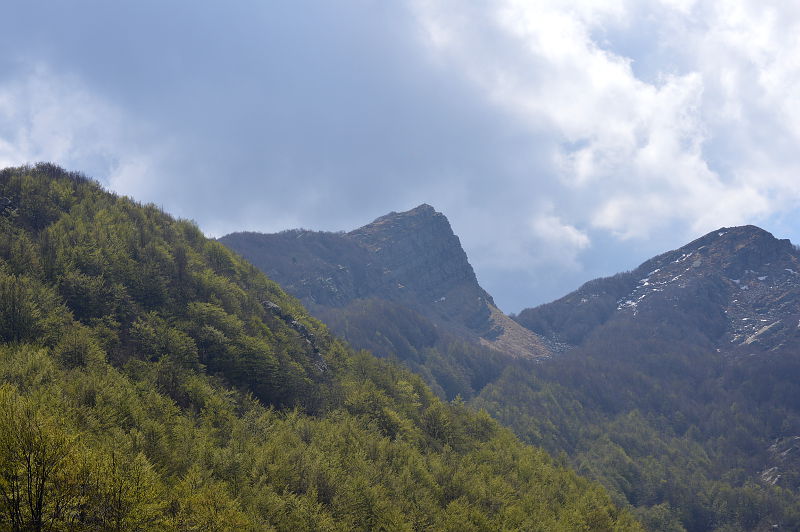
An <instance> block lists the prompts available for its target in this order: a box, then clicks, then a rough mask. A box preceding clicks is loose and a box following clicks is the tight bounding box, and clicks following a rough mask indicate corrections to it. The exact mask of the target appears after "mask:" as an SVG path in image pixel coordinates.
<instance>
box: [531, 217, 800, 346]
mask: <svg viewBox="0 0 800 532" xmlns="http://www.w3.org/2000/svg"><path fill="white" fill-rule="evenodd" d="M618 319H637V320H639V321H640V322H643V323H663V324H670V325H671V326H672V327H673V329H675V330H678V329H679V327H678V326H677V324H680V327H683V328H690V329H692V330H694V331H696V332H698V333H699V334H700V335H701V336H702V337H704V338H705V339H706V340H707V341H708V342H709V344H710V345H713V346H714V347H716V348H717V349H719V350H720V351H721V352H743V351H746V352H747V353H748V354H751V353H755V352H762V351H773V350H778V349H782V348H786V347H787V346H789V345H794V344H795V343H797V345H798V346H800V329H798V321H799V319H800V252H798V250H797V249H796V248H795V247H794V246H793V245H792V243H791V242H790V241H789V240H782V239H777V238H775V237H774V236H773V235H772V234H770V233H769V232H767V231H765V230H763V229H761V228H759V227H756V226H753V225H746V226H740V227H723V228H720V229H717V230H715V231H712V232H710V233H708V234H706V235H705V236H703V237H701V238H698V239H697V240H694V241H693V242H690V243H689V244H687V245H685V246H683V247H681V248H679V249H676V250H673V251H669V252H667V253H663V254H661V255H659V256H657V257H654V258H652V259H650V260H648V261H646V262H644V263H643V264H642V265H641V266H639V267H638V268H636V269H635V270H633V271H632V272H628V273H624V274H618V275H615V276H613V277H609V278H606V279H598V280H595V281H591V282H589V283H586V284H585V285H583V286H582V287H581V288H579V289H578V290H577V291H575V292H573V293H571V294H568V295H567V296H565V297H564V298H562V299H560V300H558V301H555V302H553V303H549V304H546V305H542V306H540V307H537V308H535V309H526V310H524V311H522V312H521V313H520V314H519V316H518V317H517V320H518V321H519V323H522V324H523V325H525V326H526V327H529V328H530V329H531V330H533V331H535V332H538V333H540V334H544V335H545V336H552V337H557V338H559V339H561V340H562V341H564V342H566V343H568V344H578V343H580V342H582V341H583V340H584V339H585V338H586V337H587V336H588V335H589V334H591V333H592V331H593V330H595V329H596V328H597V327H599V326H601V325H603V324H605V323H606V322H609V321H613V320H618Z"/></svg>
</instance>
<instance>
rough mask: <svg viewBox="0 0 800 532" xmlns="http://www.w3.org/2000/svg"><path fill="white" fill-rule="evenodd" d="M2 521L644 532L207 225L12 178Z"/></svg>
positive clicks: (3, 205)
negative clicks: (358, 345)
mask: <svg viewBox="0 0 800 532" xmlns="http://www.w3.org/2000/svg"><path fill="white" fill-rule="evenodd" d="M0 529H3V530H35V531H39V530H70V531H72V530H76V531H82V530H86V531H88V530H176V531H177V530H218V531H228V530H231V531H232V530H237V531H238V530H253V531H254V530H279V531H284V530H285V531H295V530H325V531H334V530H452V531H455V530H499V529H507V530H565V531H566V530H639V529H640V528H639V526H638V525H637V524H636V523H635V522H633V520H632V518H631V516H630V514H629V513H628V512H626V511H621V510H619V509H618V508H616V507H615V506H614V505H613V504H612V503H611V501H610V499H609V496H608V494H607V493H606V492H605V491H604V490H603V489H602V488H601V487H600V486H599V485H597V484H595V483H593V482H590V481H588V480H586V479H584V478H581V477H579V476H577V475H576V474H575V473H573V472H570V471H568V470H566V469H565V468H564V467H563V466H562V465H558V464H556V463H555V462H554V461H553V460H551V459H550V458H549V457H548V456H547V454H546V453H544V452H543V451H542V450H540V449H535V448H532V447H530V446H527V445H523V444H522V443H520V441H519V440H518V439H516V438H515V437H514V436H513V435H512V434H511V433H510V431H508V430H507V429H504V428H502V427H500V426H499V425H498V424H497V423H496V422H495V421H493V420H492V419H491V418H490V417H489V416H488V415H487V414H486V413H485V412H484V413H477V412H474V411H472V410H471V409H469V408H467V406H466V405H465V404H464V402H463V401H455V402H453V403H447V402H443V401H441V400H440V399H438V398H437V397H436V396H435V395H434V394H433V393H432V392H431V390H430V389H429V388H428V387H427V386H426V385H425V384H424V383H423V381H422V380H421V379H420V378H419V377H418V376H416V375H413V374H411V373H410V372H408V371H407V370H405V369H402V368H400V367H398V366H397V365H396V364H394V363H392V362H389V361H385V360H379V359H376V358H375V357H373V356H372V355H371V354H369V353H367V352H356V351H354V350H353V349H351V348H350V347H349V346H347V345H346V344H345V343H344V342H342V341H341V340H338V339H337V338H335V337H334V336H332V335H331V334H330V333H329V332H328V330H327V329H326V327H325V326H324V325H322V324H321V323H320V322H319V321H317V320H315V319H314V318H312V317H310V316H309V314H308V313H307V311H306V310H305V309H304V308H303V306H302V305H301V304H300V302H299V301H298V300H296V299H295V298H293V297H291V296H289V295H287V294H286V293H285V292H284V291H283V290H282V289H281V288H280V287H279V286H278V285H277V284H276V283H275V282H273V281H271V280H270V279H268V278H267V277H266V276H264V275H263V274H262V273H260V272H259V271H258V270H257V269H256V268H255V267H254V266H252V265H251V264H249V263H247V262H245V261H244V260H242V259H241V258H240V257H239V256H237V255H235V254H234V253H232V252H231V251H229V250H228V249H227V248H225V247H224V246H222V245H221V244H220V243H218V242H216V241H213V240H209V239H207V238H205V237H204V236H203V234H202V233H201V232H200V230H199V229H198V228H197V227H196V226H195V225H194V224H193V223H191V222H188V221H185V220H175V219H173V218H171V217H170V216H168V215H167V214H166V213H164V212H162V211H161V210H160V209H158V208H156V207H155V206H153V205H141V204H139V203H136V202H134V201H131V200H130V199H128V198H123V197H118V196H116V195H114V194H110V193H108V192H106V191H104V190H103V189H102V188H101V187H100V186H99V185H97V184H96V183H94V182H92V181H90V180H89V179H87V178H85V177H84V176H82V175H80V174H76V173H71V172H66V171H64V170H62V169H60V168H58V167H55V166H53V165H49V164H40V165H37V166H35V167H21V168H7V169H5V170H2V171H0Z"/></svg>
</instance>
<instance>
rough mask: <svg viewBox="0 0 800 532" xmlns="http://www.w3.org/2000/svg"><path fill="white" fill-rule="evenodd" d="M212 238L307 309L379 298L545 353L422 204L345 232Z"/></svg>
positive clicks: (519, 350)
mask: <svg viewBox="0 0 800 532" xmlns="http://www.w3.org/2000/svg"><path fill="white" fill-rule="evenodd" d="M220 240H221V241H222V242H223V243H224V244H225V245H227V246H229V247H231V248H232V249H234V250H235V251H237V252H239V253H241V254H242V255H243V256H244V257H245V258H247V259H248V260H250V261H252V262H253V263H254V264H255V265H256V266H258V267H259V268H260V269H262V270H263V271H264V272H265V273H267V275H269V276H270V277H272V278H273V279H275V280H276V281H277V282H279V283H280V284H281V285H283V287H284V288H285V289H286V290H287V291H288V292H290V293H292V294H293V295H295V296H296V297H298V298H300V299H301V300H302V301H303V302H304V303H306V304H307V305H308V306H309V307H310V308H311V309H312V311H313V309H314V308H315V306H316V307H325V308H339V309H342V308H345V307H347V306H348V305H350V304H351V303H353V302H356V301H357V300H365V299H378V300H386V301H390V302H392V304H396V305H402V306H404V307H406V308H409V309H411V310H413V311H414V312H416V313H419V314H421V315H423V316H425V317H426V318H427V319H430V320H431V321H432V322H433V323H435V324H436V326H437V327H441V328H442V329H443V330H445V329H446V330H448V331H450V332H452V333H453V334H455V335H456V336H457V337H459V338H465V339H469V340H473V341H476V342H480V343H481V344H483V345H486V346H489V347H492V348H493V349H496V350H500V351H503V352H504V353H507V354H510V355H512V356H520V357H538V356H542V355H547V354H548V353H549V350H548V349H547V348H546V347H545V346H544V345H542V344H541V341H540V339H539V337H538V336H536V335H535V334H533V333H532V332H531V331H529V330H527V329H525V328H524V327H521V326H520V325H518V324H517V323H516V322H514V321H513V320H511V319H510V318H509V317H508V316H506V315H504V314H503V313H502V312H500V311H499V310H498V309H497V307H495V305H494V301H493V300H492V297H491V296H490V295H489V294H488V293H487V292H486V291H485V290H484V289H483V288H481V286H480V285H479V284H478V279H477V278H476V276H475V272H474V271H473V269H472V266H471V265H470V263H469V260H468V259H467V254H466V252H465V251H464V249H463V248H462V247H461V241H460V240H459V238H458V237H457V236H456V235H455V233H454V232H453V229H452V227H451V226H450V222H449V221H448V220H447V218H446V217H445V215H444V214H442V213H440V212H437V211H436V209H434V208H433V207H432V206H430V205H428V204H422V205H419V206H418V207H415V208H413V209H411V210H408V211H405V212H391V213H389V214H387V215H385V216H381V217H380V218H377V219H376V220H374V221H373V222H371V223H369V224H367V225H365V226H363V227H360V228H358V229H355V230H353V231H350V232H348V233H320V232H313V231H288V232H283V233H278V234H274V235H258V234H253V233H250V234H232V235H228V236H225V237H222V238H221V239H220Z"/></svg>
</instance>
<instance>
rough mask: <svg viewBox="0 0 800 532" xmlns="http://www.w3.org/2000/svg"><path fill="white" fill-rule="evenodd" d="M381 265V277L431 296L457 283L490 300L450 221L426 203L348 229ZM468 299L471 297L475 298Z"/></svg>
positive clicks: (443, 294)
mask: <svg viewBox="0 0 800 532" xmlns="http://www.w3.org/2000/svg"><path fill="white" fill-rule="evenodd" d="M348 236H349V237H350V238H352V239H354V240H356V241H357V242H359V243H360V244H361V245H363V246H364V247H366V248H367V249H368V250H369V251H370V252H371V253H372V254H373V255H374V257H373V258H374V260H375V261H376V262H378V263H380V264H381V265H382V267H383V269H384V274H385V275H384V278H385V281H386V282H387V283H391V284H392V285H393V286H397V285H401V286H403V287H405V288H406V289H407V290H411V291H414V292H417V293H420V294H425V295H426V297H428V298H430V299H432V300H435V299H438V298H441V297H446V295H447V293H448V292H450V291H451V290H453V289H455V288H457V287H461V288H465V289H470V290H471V291H474V293H475V294H474V295H475V298H477V297H481V298H483V299H484V300H487V301H489V302H491V296H489V294H487V293H486V292H485V291H484V290H483V289H482V288H480V286H478V280H477V278H476V277H475V272H474V271H473V269H472V266H471V265H470V263H469V260H468V259H467V254H466V253H465V252H464V249H463V248H462V247H461V241H460V240H459V238H458V237H457V236H456V235H455V234H454V233H453V229H452V228H451V227H450V222H449V221H448V220H447V218H446V217H445V216H444V215H443V214H442V213H440V212H437V211H436V210H435V209H434V208H433V207H431V206H430V205H428V204H422V205H420V206H419V207H416V208H414V209H411V210H409V211H406V212H400V213H397V212H392V213H389V214H387V215H385V216H381V217H380V218H378V219H376V220H375V221H374V222H372V223H370V224H367V225H365V226H364V227H360V228H358V229H356V230H354V231H351V232H350V233H348ZM475 298H473V299H475Z"/></svg>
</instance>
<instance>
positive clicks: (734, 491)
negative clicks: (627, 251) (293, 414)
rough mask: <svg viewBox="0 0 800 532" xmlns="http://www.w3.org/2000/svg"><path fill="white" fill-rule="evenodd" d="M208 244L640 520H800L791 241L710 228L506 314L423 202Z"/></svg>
mask: <svg viewBox="0 0 800 532" xmlns="http://www.w3.org/2000/svg"><path fill="white" fill-rule="evenodd" d="M220 241H221V242H222V243H224V244H225V245H227V246H229V247H231V249H234V250H235V251H237V252H238V253H240V254H242V255H243V256H244V257H246V258H247V259H248V260H250V261H251V262H253V263H254V264H255V265H256V266H257V267H259V268H260V269H262V270H263V271H265V272H267V273H268V275H270V276H271V277H272V278H274V279H275V280H277V281H278V282H279V283H281V284H282V285H283V286H284V287H286V289H287V290H288V291H289V292H290V293H293V294H294V295H295V296H297V297H299V298H300V299H301V300H302V301H304V303H306V305H307V306H308V308H309V310H310V311H311V312H312V313H313V314H314V315H315V316H317V317H318V318H320V319H321V320H322V321H324V322H326V323H328V324H329V326H330V327H331V329H332V330H333V331H335V332H336V333H337V334H340V335H342V336H344V337H345V338H347V339H348V340H349V341H350V342H351V343H352V344H353V345H354V346H356V347H361V348H366V349H371V350H373V351H374V352H376V353H377V354H380V355H383V356H388V357H392V358H395V359H397V360H400V361H402V362H403V363H404V364H406V365H407V366H408V367H409V368H411V369H412V370H413V371H415V372H417V373H419V374H420V375H422V376H423V377H424V378H425V379H426V380H427V381H428V382H429V383H430V384H431V385H432V386H433V388H434V390H437V391H438V393H440V395H443V396H445V397H453V396H454V395H455V394H460V395H461V396H462V397H465V398H467V399H469V400H470V402H471V404H472V405H473V406H474V407H476V408H482V409H485V410H487V411H488V412H489V413H491V414H492V415H493V416H495V417H497V418H498V419H500V420H501V421H502V422H503V423H505V424H507V425H508V426H510V427H512V428H513V429H514V430H515V431H516V432H517V434H518V435H519V436H520V437H521V438H523V439H524V440H526V441H529V442H531V443H535V444H537V445H541V446H543V447H545V448H546V449H547V450H548V451H550V452H551V453H554V454H558V453H565V455H566V458H565V459H566V460H568V462H569V463H570V465H571V466H572V467H575V468H576V469H577V470H578V471H579V472H581V473H582V474H584V475H586V476H589V477H591V478H594V479H597V480H599V481H600V482H602V483H603V484H604V485H605V486H606V488H607V489H609V490H610V491H611V493H612V495H613V496H614V498H615V501H616V502H617V503H618V504H621V505H624V506H628V507H631V508H633V509H634V511H635V513H636V515H637V516H638V517H639V519H640V520H641V521H642V522H643V523H644V524H645V525H646V526H647V527H648V528H649V529H652V530H692V531H695V530H696V531H700V530H772V529H773V528H774V527H782V528H784V529H798V528H800V515H798V508H800V497H798V494H799V493H800V491H799V490H800V468H799V466H800V463H799V462H798V460H797V459H796V453H797V452H798V451H800V444H798V442H800V384H798V383H799V382H800V357H798V352H800V351H799V350H798V348H800V328H799V327H800V264H798V263H799V262H800V252H798V250H797V248H796V247H795V246H793V245H792V244H791V243H790V242H789V241H788V240H779V239H776V238H774V237H773V236H772V235H771V234H769V233H768V232H766V231H764V230H762V229H759V228H757V227H754V226H743V227H729V228H720V229H718V230H715V231H712V232H711V233H709V234H707V235H705V236H703V237H701V238H698V239H697V240H695V241H693V242H691V243H689V244H687V245H685V246H683V247H681V248H680V249H677V250H674V251H669V252H666V253H664V254H662V255H659V256H657V257H654V258H653V259H650V260H648V261H646V262H645V263H643V264H641V265H640V266H638V267H636V268H634V269H633V270H631V271H629V272H624V273H620V274H617V275H615V276H612V277H608V278H603V279H596V280H593V281H589V282H587V283H586V284H584V285H583V286H581V287H580V288H579V289H578V290H576V291H575V292H572V293H570V294H568V295H566V296H565V297H563V298H561V299H559V300H557V301H554V302H552V303H548V304H544V305H540V306H538V307H536V308H529V309H525V310H523V311H522V312H520V313H519V315H517V316H513V317H508V316H504V315H502V313H500V311H499V310H497V309H496V307H495V306H494V304H493V302H492V299H491V296H490V295H489V294H487V293H486V292H485V290H483V289H482V288H481V287H480V286H479V285H478V283H477V281H476V278H475V274H474V272H473V270H472V268H471V267H470V266H469V263H468V260H467V257H466V254H465V253H464V251H463V249H461V246H460V244H459V241H458V238H457V237H456V236H455V235H454V234H453V232H452V230H451V228H450V226H449V224H448V223H447V220H446V218H445V217H444V216H443V215H442V214H440V213H437V212H436V211H435V210H434V209H433V208H432V207H430V206H428V205H421V206H419V207H417V208H415V209H412V210H410V211H407V212H404V213H390V214H388V215H386V216H384V217H381V218H378V219H377V220H375V221H374V222H372V223H371V224H368V225H366V226H364V227H362V228H359V229H356V230H354V231H351V232H348V233H320V232H312V231H300V230H294V231H286V232H283V233H279V234H275V235H262V234H256V233H236V234H232V235H228V236H226V237H223V238H222V239H220ZM409 316H413V319H411V318H409ZM512 318H513V321H512ZM426 334H427V335H426ZM481 348H488V349H487V350H484V351H480V349H481ZM431 352H433V353H431ZM426 355H427V356H426ZM454 374H455V375H461V376H463V377H464V378H463V379H461V380H457V382H455V383H454V382H453V379H452V375H454ZM448 376H450V380H448ZM465 383H466V384H465Z"/></svg>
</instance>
